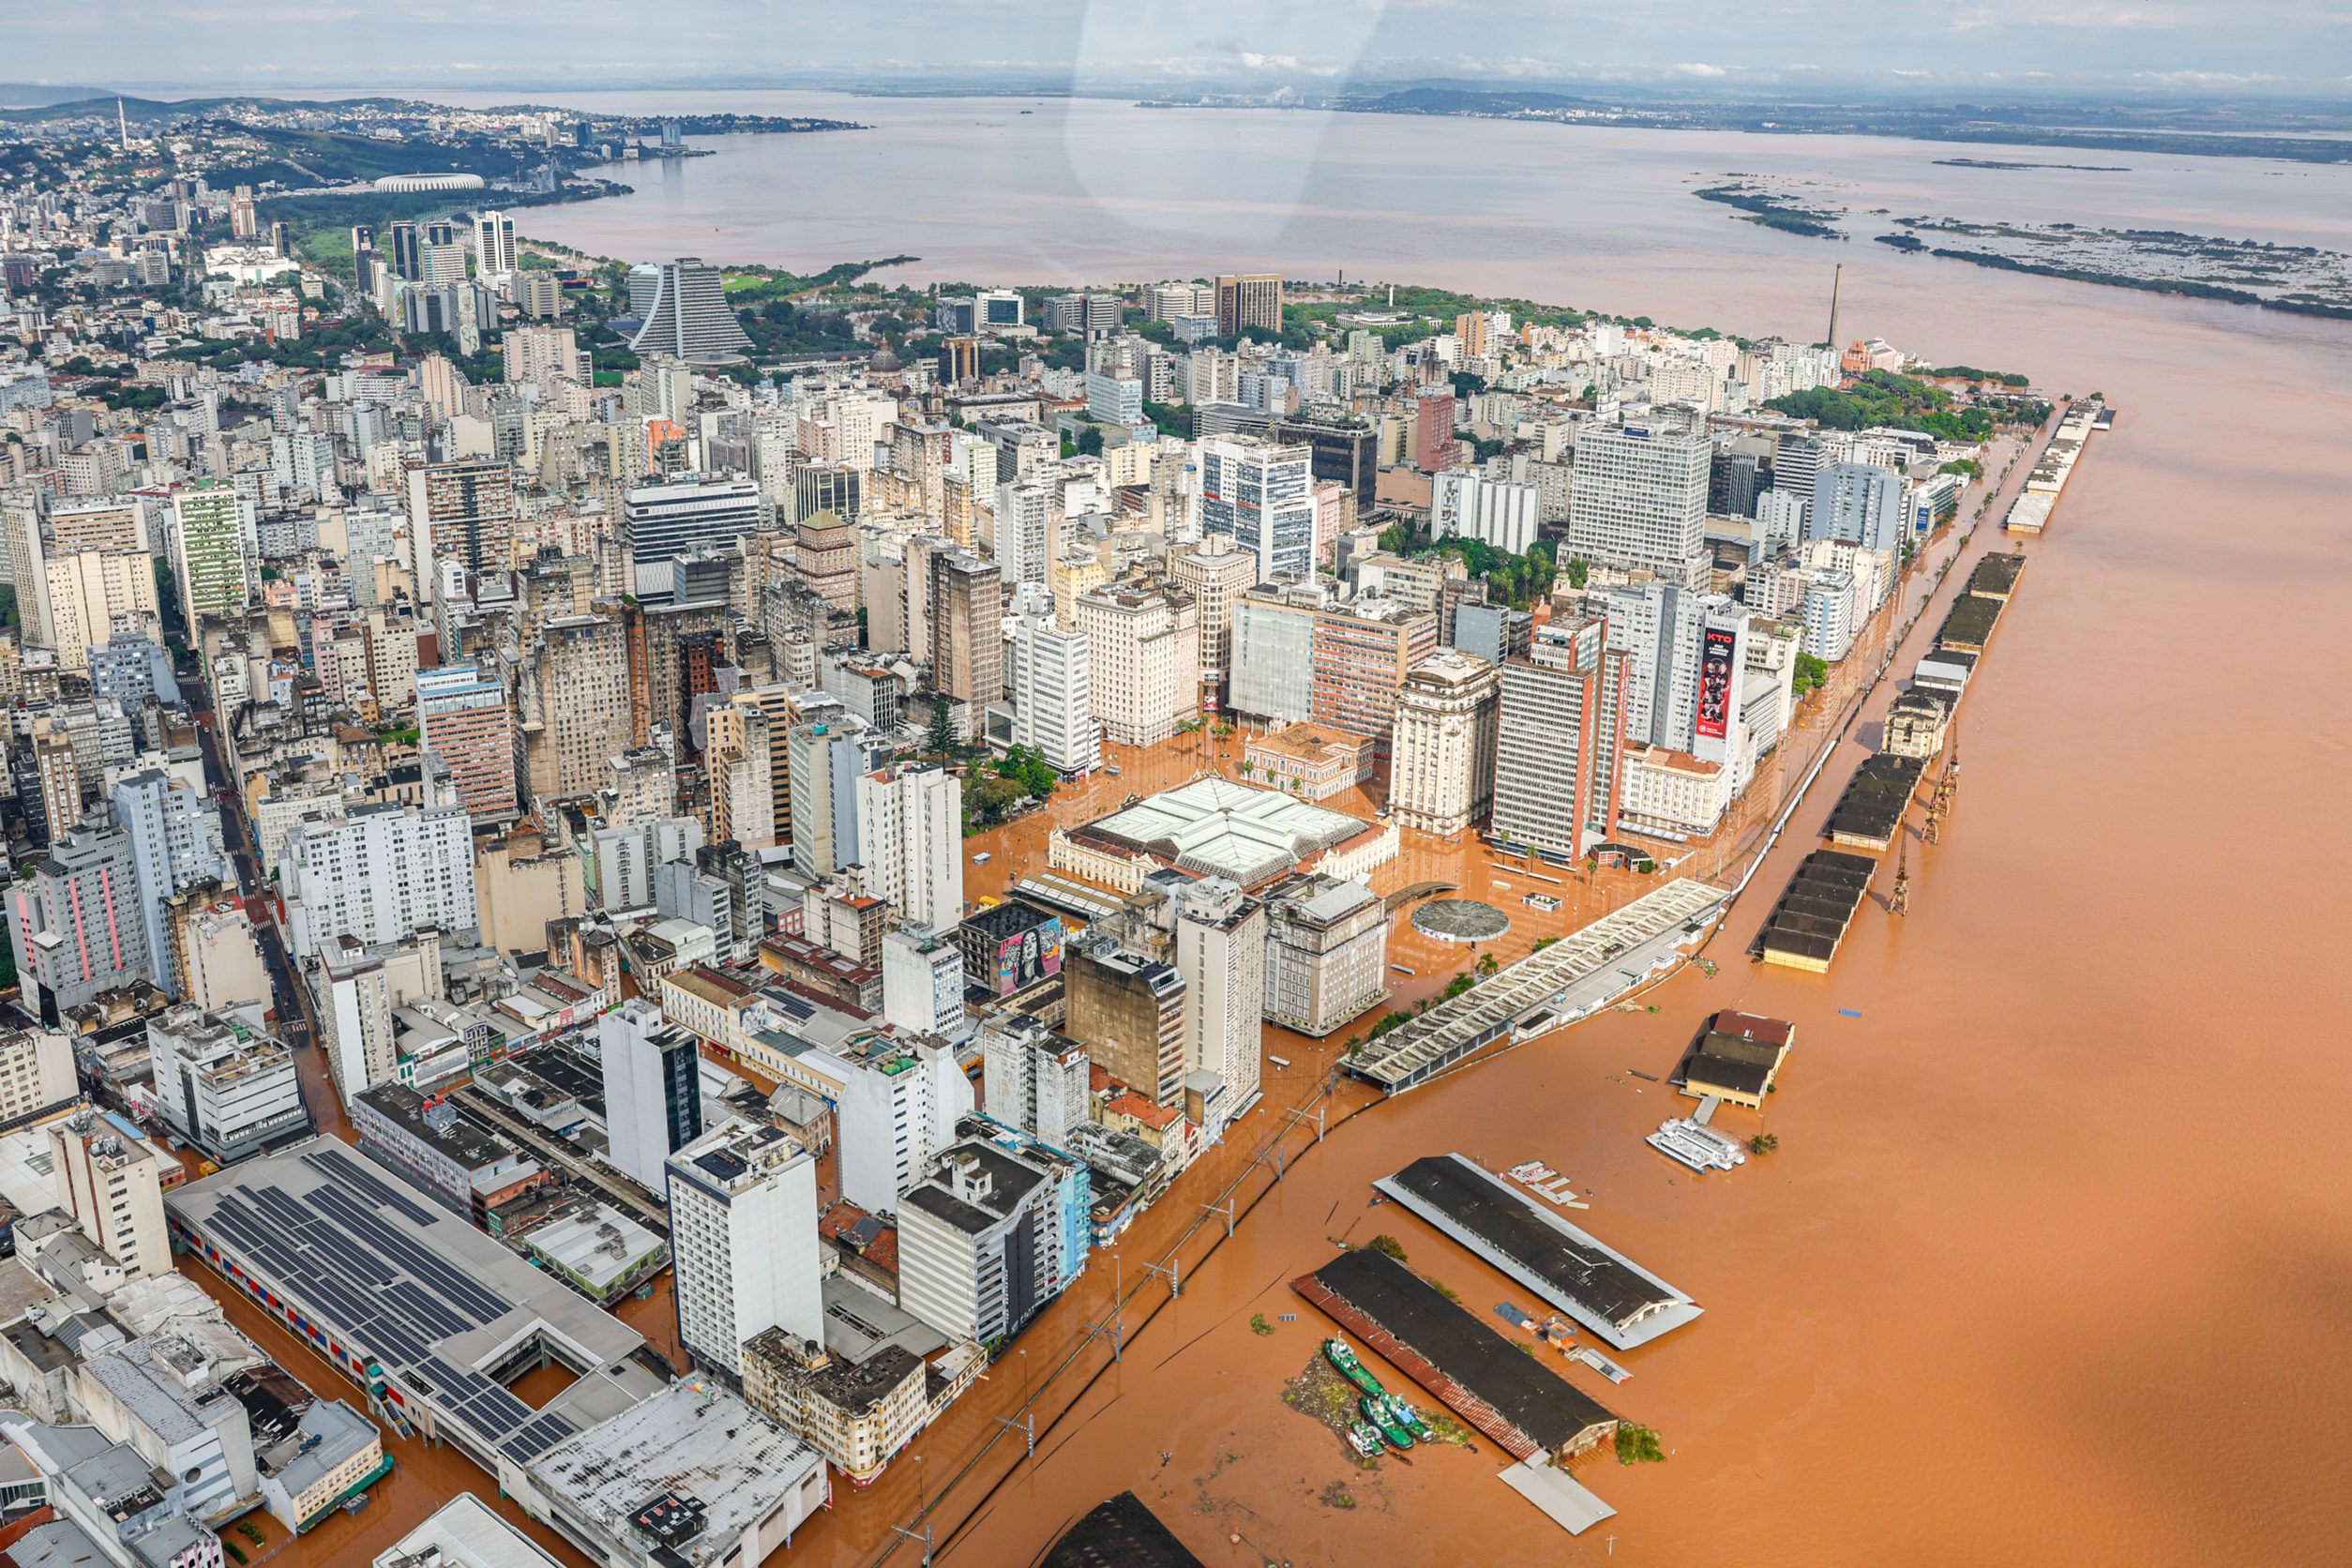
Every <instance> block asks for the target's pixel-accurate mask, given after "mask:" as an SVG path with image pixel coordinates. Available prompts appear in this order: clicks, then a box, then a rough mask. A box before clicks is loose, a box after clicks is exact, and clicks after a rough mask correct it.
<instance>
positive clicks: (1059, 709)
mask: <svg viewBox="0 0 2352 1568" xmlns="http://www.w3.org/2000/svg"><path fill="white" fill-rule="evenodd" d="M1007 654H1008V655H1009V656H1010V657H1011V659H1012V671H1011V673H1012V681H1011V686H1012V692H1013V744H1015V745H1016V746H1033V747H1034V748H1035V749H1036V750H1037V751H1038V752H1039V753H1040V754H1041V755H1042V756H1043V757H1044V758H1045V760H1046V761H1048V763H1050V764H1052V766H1053V767H1054V768H1056V769H1057V770H1059V771H1060V772H1062V773H1065V774H1078V773H1091V772H1093V770H1094V769H1095V768H1097V767H1100V766H1101V765H1102V761H1103V747H1102V736H1101V733H1100V731H1099V729H1098V727H1097V726H1096V724H1095V722H1094V709H1093V701H1094V699H1093V656H1092V653H1091V650H1090V649H1089V648H1088V646H1087V641H1086V635H1085V634H1084V633H1083V632H1080V631H1078V630H1075V629H1074V628H1072V627H1068V626H1063V624H1062V623H1061V622H1060V621H1058V620H1057V619H1055V618H1054V617H1053V616H1052V615H1051V614H1023V615H1018V616H1016V617H1015V618H1014V622H1013V636H1012V640H1011V646H1010V647H1009V648H1008V649H1007Z"/></svg>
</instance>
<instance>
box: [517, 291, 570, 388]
mask: <svg viewBox="0 0 2352 1568" xmlns="http://www.w3.org/2000/svg"><path fill="white" fill-rule="evenodd" d="M531 276H532V277H533V278H537V277H539V276H541V275H540V274H536V273H534V274H532V275H531ZM501 346H502V347H503V348H504V350H505V360H506V380H507V381H508V383H510V384H522V383H530V384H534V385H537V386H544V387H550V388H552V387H553V386H554V384H555V383H556V382H557V381H559V380H567V381H576V380H578V379H579V378H580V339H579V338H578V337H577V336H576V335H575V334H574V333H573V331H572V329H571V328H570V327H568V326H510V327H508V328H507V329H506V334H505V338H504V339H501Z"/></svg>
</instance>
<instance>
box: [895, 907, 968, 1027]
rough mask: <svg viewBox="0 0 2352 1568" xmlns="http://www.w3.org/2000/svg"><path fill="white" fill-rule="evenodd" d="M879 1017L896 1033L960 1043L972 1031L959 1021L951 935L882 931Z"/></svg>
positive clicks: (958, 950) (960, 958) (919, 929)
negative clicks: (906, 1031)
mask: <svg viewBox="0 0 2352 1568" xmlns="http://www.w3.org/2000/svg"><path fill="white" fill-rule="evenodd" d="M882 1018H883V1020H884V1021H886V1022H889V1023H894V1024H897V1026H898V1027H899V1028H900V1029H911V1030H913V1031H914V1032H915V1033H920V1034H937V1035H941V1036H942V1037H943V1038H946V1039H949V1040H960V1039H962V1038H963V1037H964V1036H965V1035H967V1034H969V1033H972V1024H971V1021H970V1020H969V1019H968V1018H965V1017H964V955H963V949H962V947H961V946H960V945H959V944H958V943H957V942H956V941H955V939H954V938H953V937H944V938H943V937H942V936H941V934H940V933H939V932H937V931H934V930H932V929H931V928H930V927H928V926H919V925H910V926H901V927H899V928H898V929H897V930H895V931H889V932H885V933H884V934H883V936H882Z"/></svg>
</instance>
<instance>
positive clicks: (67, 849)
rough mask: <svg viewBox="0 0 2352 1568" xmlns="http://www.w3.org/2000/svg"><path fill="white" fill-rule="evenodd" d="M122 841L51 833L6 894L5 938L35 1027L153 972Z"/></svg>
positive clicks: (108, 832) (108, 835)
mask: <svg viewBox="0 0 2352 1568" xmlns="http://www.w3.org/2000/svg"><path fill="white" fill-rule="evenodd" d="M140 897H141V895H140V891H139V870H138V867H137V865H136V864H135V863H134V861H133V860H132V857H131V848H130V835H128V833H125V832H124V831H123V830H122V829H121V828H119V827H113V826H106V827H98V826H76V827H71V828H68V829H67V830H66V831H65V832H63V833H60V834H56V835H53V837H51V839H50V843H49V853H48V855H47V857H46V858H44V859H43V860H41V861H40V862H39V863H38V865H36V866H35V867H33V874H32V875H31V876H30V877H29V878H27V879H25V880H24V881H23V882H18V883H16V884H15V885H14V886H12V887H10V888H9V889H8V939H9V942H11V943H12V945H13V946H14V949H15V955H14V956H15V958H16V972H17V976H18V979H19V980H20V981H21V982H22V983H23V985H24V987H25V988H26V989H25V994H24V1005H25V1009H26V1011H28V1012H31V1013H34V1014H35V1015H36V1016H37V1017H38V1018H40V1019H41V1020H42V1021H44V1022H48V1023H54V1022H56V1021H57V1018H58V1013H59V1009H61V1008H65V1007H76V1006H79V1005H81V1004H82V1003H85V1002H88V1001H90V1000H91V999H92V998H93V997H95V996H97V995H98V992H100V991H105V990H112V989H113V988H115V987H117V986H123V985H127V984H128V983H129V982H131V981H133V980H145V979H151V978H152V977H153V974H154V970H153V968H152V960H151V958H150V957H149V954H148V950H147V931H146V923H145V921H144V919H143V917H142V915H141V912H140V910H139V908H138V904H139V899H140Z"/></svg>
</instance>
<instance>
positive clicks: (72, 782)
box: [24, 716, 82, 844]
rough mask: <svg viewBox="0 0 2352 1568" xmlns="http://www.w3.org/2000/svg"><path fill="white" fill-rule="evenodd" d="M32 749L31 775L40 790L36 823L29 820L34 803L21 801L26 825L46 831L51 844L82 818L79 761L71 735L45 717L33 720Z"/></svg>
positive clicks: (80, 765) (46, 839)
mask: <svg viewBox="0 0 2352 1568" xmlns="http://www.w3.org/2000/svg"><path fill="white" fill-rule="evenodd" d="M31 749H32V754H33V776H34V779H35V781H36V782H38V784H39V786H40V810H39V821H38V822H33V821H32V819H33V816H34V813H33V811H32V810H31V807H32V804H33V803H32V802H30V801H27V802H25V803H24V805H25V807H27V809H26V813H25V815H26V820H27V825H29V826H32V827H34V828H35V829H36V830H37V831H38V830H45V841H46V842H48V843H52V844H53V843H55V842H57V840H58V838H59V837H61V836H62V835H63V834H64V833H65V832H66V830H67V829H68V828H71V827H73V826H75V825H77V824H78V823H79V822H81V821H82V764H81V763H80V762H79V761H76V760H75V757H74V754H73V737H71V736H70V735H68V734H67V733H66V732H65V731H63V730H61V729H58V728H56V726H55V723H54V721H53V720H52V719H50V718H49V717H48V716H42V717H39V718H37V719H35V720H34V721H33V735H32V742H31Z"/></svg>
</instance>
